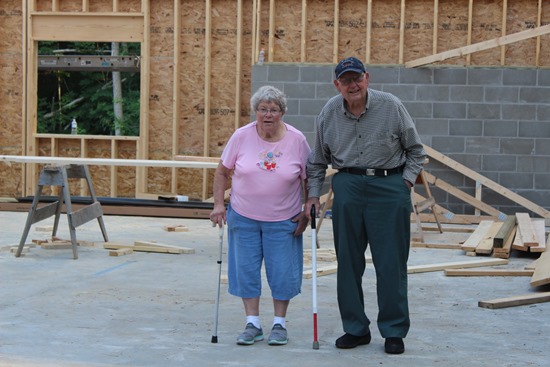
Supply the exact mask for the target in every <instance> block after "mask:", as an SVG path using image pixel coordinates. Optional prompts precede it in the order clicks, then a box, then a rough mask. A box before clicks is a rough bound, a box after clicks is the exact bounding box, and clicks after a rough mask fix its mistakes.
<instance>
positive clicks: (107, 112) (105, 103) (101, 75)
mask: <svg viewBox="0 0 550 367" xmlns="http://www.w3.org/2000/svg"><path fill="white" fill-rule="evenodd" d="M124 45H125V47H121V53H120V54H121V55H139V50H140V48H139V46H140V45H139V44H133V43H132V44H124ZM110 47H111V44H110V43H94V42H40V44H39V54H40V55H53V54H59V53H62V54H64V55H110ZM121 79H122V90H123V93H122V95H123V97H122V106H123V110H124V117H123V119H122V121H115V116H114V111H113V102H114V101H113V88H112V73H111V72H98V71H93V72H82V71H57V70H56V71H42V70H41V71H39V73H38V107H37V108H38V111H37V113H38V132H39V133H55V134H69V133H70V131H71V127H70V123H71V120H72V119H73V118H75V119H76V120H77V122H78V133H79V134H90V135H115V122H117V124H118V126H119V127H120V133H121V135H125V136H138V135H139V111H140V104H139V97H140V75H139V73H125V72H123V73H121Z"/></svg>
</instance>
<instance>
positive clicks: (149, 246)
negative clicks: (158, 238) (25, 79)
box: [103, 241, 195, 256]
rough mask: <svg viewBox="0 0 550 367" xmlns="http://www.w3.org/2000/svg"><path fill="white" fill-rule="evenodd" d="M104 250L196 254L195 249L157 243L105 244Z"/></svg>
mask: <svg viewBox="0 0 550 367" xmlns="http://www.w3.org/2000/svg"><path fill="white" fill-rule="evenodd" d="M103 248H105V249H107V250H120V249H131V250H133V251H139V252H158V253H168V254H194V253H195V249H194V248H188V247H179V246H171V245H165V244H158V243H156V242H150V241H135V242H134V244H133V245H125V244H116V243H111V242H105V244H104V245H103ZM111 256H115V255H111ZM116 256H118V255H116Z"/></svg>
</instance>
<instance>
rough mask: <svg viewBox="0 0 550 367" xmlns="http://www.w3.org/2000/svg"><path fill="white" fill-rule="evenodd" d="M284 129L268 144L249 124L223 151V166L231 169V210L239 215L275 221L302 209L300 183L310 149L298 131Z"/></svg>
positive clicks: (292, 128) (304, 175) (238, 132)
mask: <svg viewBox="0 0 550 367" xmlns="http://www.w3.org/2000/svg"><path fill="white" fill-rule="evenodd" d="M285 126H286V128H287V133H286V134H285V136H284V137H283V139H281V140H280V141H277V142H268V141H265V140H262V139H261V138H260V136H259V135H258V133H257V131H256V121H254V122H251V123H250V124H248V125H246V126H243V127H241V128H239V129H237V131H235V133H234V134H233V135H232V136H231V138H230V139H229V141H228V142H227V145H226V147H225V148H224V150H223V153H222V156H221V159H222V163H223V165H224V166H225V167H226V168H228V169H232V170H233V176H232V184H231V199H230V201H231V208H232V209H233V210H235V211H236V212H237V213H239V214H240V215H242V216H245V217H247V218H251V219H255V220H261V221H266V222H276V221H281V220H287V219H290V218H291V217H293V216H295V215H296V214H298V213H300V211H301V210H302V193H303V189H302V186H301V181H302V180H305V178H306V168H305V167H306V162H307V158H308V155H309V152H310V148H309V145H308V143H307V140H306V138H305V136H304V135H303V134H302V133H301V132H300V131H299V130H298V129H295V128H294V127H292V126H290V125H288V124H286V123H285Z"/></svg>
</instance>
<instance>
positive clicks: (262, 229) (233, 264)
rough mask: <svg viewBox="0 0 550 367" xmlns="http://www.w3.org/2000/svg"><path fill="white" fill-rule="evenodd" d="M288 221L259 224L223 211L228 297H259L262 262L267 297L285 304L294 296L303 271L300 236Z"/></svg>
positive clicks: (295, 224) (298, 289)
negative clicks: (267, 291)
mask: <svg viewBox="0 0 550 367" xmlns="http://www.w3.org/2000/svg"><path fill="white" fill-rule="evenodd" d="M297 225H298V224H297V223H294V222H292V220H291V219H288V220H284V221H279V222H263V221H258V220H253V219H249V218H246V217H243V216H242V215H240V214H238V213H237V212H235V211H234V210H232V209H231V206H229V208H228V210H227V233H228V237H229V246H228V254H227V258H228V259H227V260H228V261H227V263H228V270H227V273H228V274H227V277H228V281H229V288H228V290H229V293H230V294H232V295H234V296H237V297H241V298H257V297H260V295H261V293H262V278H261V270H262V262H263V263H264V264H265V273H266V277H267V282H268V284H269V287H270V288H271V296H272V297H273V298H274V299H276V300H281V301H286V300H290V299H291V298H293V297H294V296H296V295H298V294H299V293H300V291H301V287H302V272H303V267H304V258H303V256H304V255H303V239H302V235H300V236H297V237H295V236H294V230H295V229H296V227H297Z"/></svg>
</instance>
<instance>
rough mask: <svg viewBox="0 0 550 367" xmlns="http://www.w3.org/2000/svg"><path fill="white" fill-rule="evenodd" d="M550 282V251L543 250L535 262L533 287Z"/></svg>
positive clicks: (532, 278)
mask: <svg viewBox="0 0 550 367" xmlns="http://www.w3.org/2000/svg"><path fill="white" fill-rule="evenodd" d="M549 283H550V252H549V251H546V252H543V253H542V254H541V255H540V257H539V258H538V260H537V262H536V263H535V272H534V273H533V276H532V277H531V282H530V284H531V287H538V286H540V285H544V284H549Z"/></svg>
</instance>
